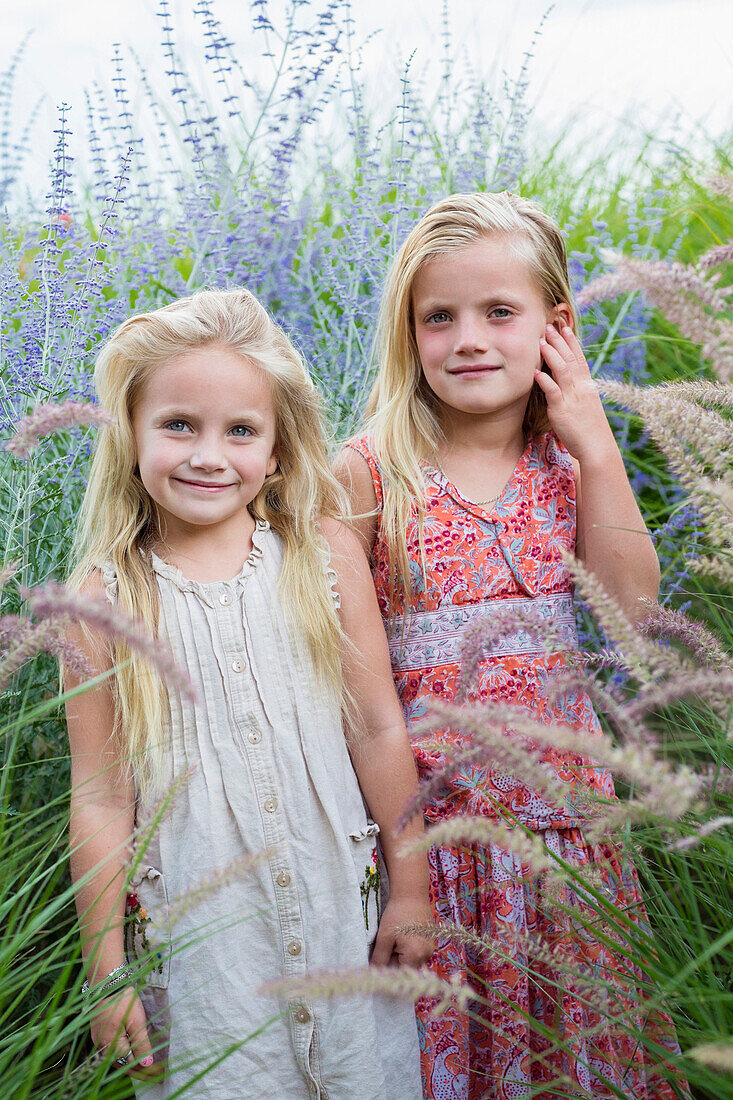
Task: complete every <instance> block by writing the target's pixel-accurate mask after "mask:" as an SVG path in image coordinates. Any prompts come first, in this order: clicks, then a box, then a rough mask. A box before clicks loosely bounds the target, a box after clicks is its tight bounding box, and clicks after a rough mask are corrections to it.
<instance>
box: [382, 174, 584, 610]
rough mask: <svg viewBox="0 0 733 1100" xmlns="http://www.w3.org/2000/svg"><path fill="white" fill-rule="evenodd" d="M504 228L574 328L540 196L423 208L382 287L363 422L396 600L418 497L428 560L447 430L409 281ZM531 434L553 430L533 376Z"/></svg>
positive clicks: (557, 246)
mask: <svg viewBox="0 0 733 1100" xmlns="http://www.w3.org/2000/svg"><path fill="white" fill-rule="evenodd" d="M497 235H498V236H501V237H503V238H505V239H506V240H507V241H508V243H509V244H510V246H511V248H512V249H513V250H514V251H515V252H516V254H517V255H518V256H519V257H520V258H521V259H522V260H524V261H525V262H526V264H527V267H528V269H529V272H530V275H531V277H532V279H533V280H534V281H535V283H536V285H537V287H538V288H539V290H540V292H541V294H542V297H543V299H544V301H545V303H546V305H547V306H548V307H549V308H551V307H552V306H555V305H558V304H559V303H561V302H565V303H567V305H568V306H569V308H570V312H571V317H572V327H573V331H576V329H577V316H576V313H575V309H574V307H573V303H572V291H571V289H570V282H569V278H568V265H567V254H566V251H565V242H564V240H563V237H562V234H561V232H560V229H559V228H558V226H557V225H556V224H555V222H554V221H553V220H552V218H550V217H548V215H547V214H545V213H543V211H542V210H540V209H539V207H537V206H536V205H535V204H534V203H532V202H529V201H528V200H526V199H522V198H520V197H519V196H517V195H513V194H510V192H508V191H502V192H500V193H498V194H488V193H487V194H484V193H476V194H468V195H451V196H449V197H448V198H446V199H441V201H440V202H438V203H436V204H435V205H434V206H433V207H431V209H430V210H429V211H428V212H427V214H425V216H424V217H423V218H421V219H420V221H419V222H418V223H417V225H416V226H415V227H414V229H413V230H412V232H411V233H410V234H409V236H408V237H407V240H406V241H405V242H404V244H403V245H402V247H401V248H400V250H399V252H398V253H397V255H396V256H395V258H394V260H393V262H392V265H391V267H390V270H389V272H388V275H387V280H386V283H385V286H384V291H383V295H382V306H381V310H380V315H379V322H378V325H377V333H376V339H375V358H376V360H377V362H378V363H379V369H378V374H377V378H376V381H375V383H374V386H373V387H372V391H371V393H370V395H369V399H368V402H367V407H366V427H367V430H368V431H369V432H370V433H371V435H372V437H373V440H374V447H375V451H376V455H377V459H378V461H379V465H380V467H381V470H382V473H383V477H384V505H383V513H382V520H381V523H382V533H383V537H384V539H385V541H386V543H387V548H388V551H389V563H390V566H389V568H390V604H391V606H392V609H393V611H394V608H395V606H396V603H397V597H396V595H395V593H396V589H397V587H398V586H400V587H401V588H402V590H403V592H404V594H405V601H406V607H407V606H409V602H410V598H411V596H412V583H411V579H410V562H409V554H408V548H407V537H406V530H407V525H408V522H409V518H410V514H411V509H412V506H413V504H414V505H415V506H416V509H417V522H418V536H419V540H420V550H421V558H422V563H423V570H424V568H425V558H424V544H423V538H422V524H423V518H424V505H423V499H424V492H425V483H424V479H423V474H422V470H421V467H420V463H421V462H422V461H424V460H428V461H435V460H436V459H437V455H438V451H439V447H440V443H441V441H442V440H443V431H442V427H441V423H440V401H439V400H438V398H437V397H436V396H435V394H434V393H433V391H432V390H431V389H430V387H429V386H428V384H427V382H426V380H425V376H424V374H423V371H422V367H421V365H420V356H419V353H418V348H417V341H416V339H415V325H414V317H413V309H412V289H413V286H414V282H415V278H416V276H417V274H418V272H419V271H420V270H421V268H422V267H423V266H424V265H425V264H426V263H429V262H430V260H433V259H435V258H436V257H438V256H446V255H450V254H452V253H455V252H460V250H461V249H463V248H465V247H466V246H467V245H470V244H474V243H475V242H476V241H480V240H483V239H484V238H487V237H494V236H497ZM523 427H524V432H525V436H526V437H527V438H528V439H529V438H530V437H533V436H537V435H539V434H541V433H542V432H543V431H546V430H547V427H548V421H547V405H546V401H545V396H544V393H543V392H542V390H541V389H540V387H539V386H538V385H537V383H536V382H535V384H534V386H533V387H532V391H531V393H530V396H529V401H528V403H527V409H526V412H525V416H524V425H523Z"/></svg>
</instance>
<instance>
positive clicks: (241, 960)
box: [103, 522, 422, 1100]
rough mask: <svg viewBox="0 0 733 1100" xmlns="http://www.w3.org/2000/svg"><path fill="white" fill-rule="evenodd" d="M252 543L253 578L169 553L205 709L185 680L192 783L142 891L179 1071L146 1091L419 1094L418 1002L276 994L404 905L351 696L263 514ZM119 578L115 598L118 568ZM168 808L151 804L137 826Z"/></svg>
mask: <svg viewBox="0 0 733 1100" xmlns="http://www.w3.org/2000/svg"><path fill="white" fill-rule="evenodd" d="M253 543H254V548H253V551H252V553H251V555H250V557H249V559H248V560H247V562H245V564H244V566H243V568H242V570H241V572H240V573H239V575H238V576H236V577H234V578H233V579H232V580H230V581H224V582H212V583H208V584H201V583H198V582H196V581H190V580H187V579H186V578H185V577H184V576H183V575H182V574H181V572H180V570H178V569H177V568H174V567H173V566H170V565H168V564H166V563H165V562H163V561H161V560H160V558H158V557H156V556H155V555H153V566H154V570H155V573H156V576H157V583H158V592H159V596H160V618H159V635H160V637H161V639H165V640H166V641H167V642H168V643H169V644H170V646H171V649H172V650H173V653H174V656H175V657H176V659H177V661H178V662H179V663H180V664H181V665H182V666H183V667H184V668H186V669H187V670H188V672H189V675H190V677H191V679H192V681H193V683H194V685H195V687H196V689H197V691H198V701H197V702H195V703H194V702H191V701H190V700H189V699H187V698H184V697H182V696H181V695H180V694H178V693H177V692H174V691H171V692H170V703H169V711H170V713H169V719H170V723H169V730H168V731H167V732H168V734H169V737H170V751H169V753H168V761H169V778H170V781H171V782H174V781H175V780H178V779H180V778H181V777H182V776H186V775H188V778H187V779H185V780H184V782H183V783H182V785H181V787H180V790H179V791H178V793H177V794H176V795H175V797H174V798H173V801H172V804H171V805H170V807H169V808H168V809H167V810H166V812H165V813H164V815H163V817H162V820H161V821H160V824H159V826H158V827H157V829H156V830H155V833H154V836H153V840H152V841H151V843H150V844H149V845H148V847H147V849H146V851H145V854H144V856H143V859H142V861H141V864H140V866H139V869H138V871H137V873H136V876H135V878H134V880H133V884H132V888H133V890H134V894H133V896H132V897H131V898H130V899H128V903H129V904H128V910H129V916H128V928H127V953H128V958H129V959H130V961H132V962H134V961H136V960H137V961H144V960H145V958H146V957H150V956H151V955H152V958H153V963H154V965H153V969H152V971H151V972H150V973H149V974H148V976H147V978H146V986H145V988H144V990H143V992H142V998H143V1003H144V1005H145V1008H146V1012H147V1015H148V1021H149V1030H150V1033H151V1038H153V1041H154V1043H155V1044H156V1045H157V1046H158V1047H159V1048H160V1051H159V1053H158V1057H161V1056H167V1058H168V1063H169V1072H168V1073H167V1075H166V1077H165V1078H164V1079H163V1081H162V1082H160V1083H157V1084H155V1085H153V1086H144V1087H142V1088H140V1086H138V1085H136V1088H138V1089H139V1094H140V1096H144V1097H145V1100H162V1098H163V1097H169V1096H172V1094H173V1093H175V1091H176V1089H178V1088H180V1087H181V1086H182V1085H184V1084H185V1083H187V1082H189V1081H191V1082H192V1084H191V1085H190V1087H189V1088H187V1089H186V1091H185V1093H184V1095H185V1096H186V1097H189V1096H190V1097H206V1098H207V1100H209V1098H210V1100H247V1098H250V1097H251V1098H255V1097H256V1098H257V1100H260V1098H262V1097H272V1098H276V1100H279V1098H283V1100H285V1098H287V1100H300V1098H303V1100H419V1098H420V1097H421V1096H422V1089H421V1083H420V1070H419V1055H418V1043H417V1031H416V1023H415V1014H414V1010H413V1006H412V1005H411V1004H406V1003H404V1002H399V1001H392V1000H388V999H379V998H372V997H361V996H360V997H353V996H352V997H346V998H338V999H335V1000H327V1001H313V1000H308V999H306V1000H298V1001H297V1002H289V1001H287V1000H285V999H283V998H282V997H280V998H278V997H276V996H275V995H273V994H263V993H261V992H258V989H259V988H260V987H261V986H262V985H263V984H264V983H266V982H271V981H275V980H278V979H282V978H287V977H289V976H291V975H292V976H297V977H302V976H303V975H304V974H306V973H307V972H308V971H315V970H323V969H337V968H340V967H352V966H359V965H366V964H367V961H368V951H369V944H370V943H371V942H372V941H373V939H374V936H375V934H376V925H377V919H378V917H377V910H378V906H379V904H380V902H381V904H382V905H383V904H384V900H385V899H384V896H382V897H381V899H380V896H379V894H380V891H379V878H380V867H379V864H378V853H377V842H376V833H377V832H378V828H377V826H376V825H375V824H374V823H373V822H370V820H369V818H368V817H367V814H366V811H365V807H364V802H363V799H362V796H361V793H360V790H359V786H358V783H357V780H356V776H355V774H354V770H353V767H352V765H351V761H350V758H349V754H348V751H347V748H346V744H345V740H344V736H343V731H342V725H341V719H340V715H339V712H338V708H337V707H336V706H335V705H334V704H333V703H332V702H331V701H330V700H329V698H328V695H327V693H326V692H324V691H323V690H322V689H319V685H318V682H317V680H316V676H315V672H314V669H313V665H312V662H311V660H310V657H309V655H308V653H307V649H306V646H305V642H304V640H303V639H302V638H301V637H300V636H299V634H298V632H297V630H296V629H295V628H294V627H293V625H292V623H291V622H290V621H289V619H288V618H287V617H286V614H285V612H284V609H283V608H282V606H281V604H280V600H279V598H278V593H277V582H278V578H279V576H280V571H281V567H282V559H283V549H282V543H281V540H280V538H279V536H278V535H277V534H276V533H275V532H274V531H272V529H271V528H270V527H269V525H268V524H266V523H263V522H258V523H257V528H256V531H255V533H254V537H253ZM325 568H326V565H325V564H324V569H325ZM329 572H330V571H329ZM103 575H104V579H105V582H106V585H107V591H108V595H109V598H110V599H111V600H113V601H114V599H115V597H116V581H115V577H114V573H113V572H112V570H111V569H110V568H109V567H108V566H105V567H103ZM334 598H335V599H336V600H338V597H337V596H336V595H334ZM155 812H156V807H155V806H154V805H152V804H151V805H142V804H140V805H138V810H137V818H138V823H139V824H143V825H144V823H145V821H146V820H149V819H150V818H151V816H153V815H154V814H155ZM262 853H264V854H262ZM255 854H262V857H261V859H259V861H258V862H256V863H255V865H254V866H253V867H252V868H251V869H249V870H246V871H244V872H242V871H241V870H240V871H238V872H234V873H232V863H233V861H236V860H238V859H240V858H241V857H243V856H248V855H255ZM382 895H383V890H382ZM184 899H188V900H184ZM367 924H368V927H367ZM148 969H149V968H148ZM227 1051H229V1053H228V1054H227V1056H226V1057H223V1058H222V1057H221V1056H222V1054H224V1053H225V1052H227ZM206 1067H211V1068H210V1069H209V1070H208V1072H207V1073H206V1074H205V1075H204V1076H201V1077H200V1079H199V1080H195V1078H196V1077H197V1076H198V1074H199V1073H201V1071H202V1070H204V1069H205V1068H206Z"/></svg>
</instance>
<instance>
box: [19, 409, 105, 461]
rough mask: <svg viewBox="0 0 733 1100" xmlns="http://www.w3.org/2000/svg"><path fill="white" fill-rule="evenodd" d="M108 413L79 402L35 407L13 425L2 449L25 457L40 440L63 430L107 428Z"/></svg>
mask: <svg viewBox="0 0 733 1100" xmlns="http://www.w3.org/2000/svg"><path fill="white" fill-rule="evenodd" d="M113 423H114V421H113V419H112V417H111V416H110V415H109V413H106V412H105V411H104V409H100V408H99V407H98V406H97V405H90V404H88V403H83V402H80V401H65V402H64V403H63V404H62V405H51V404H49V405H36V407H35V409H34V410H33V412H32V413H29V415H28V416H24V417H23V419H22V420H20V421H18V423H17V424H16V425H15V431H14V433H13V435H12V436H11V437H10V439H9V440H8V442H7V443H6V444H5V450H6V451H10V452H11V454H14V455H16V456H17V457H18V458H27V457H28V455H29V454H30V453H31V451H32V450H33V449H34V448H35V447H37V446H38V443H39V442H40V440H41V439H42V438H43V437H44V436H46V435H51V434H52V433H53V432H57V431H60V430H61V429H63V428H78V427H86V426H87V425H89V424H95V425H97V426H101V425H110V424H113Z"/></svg>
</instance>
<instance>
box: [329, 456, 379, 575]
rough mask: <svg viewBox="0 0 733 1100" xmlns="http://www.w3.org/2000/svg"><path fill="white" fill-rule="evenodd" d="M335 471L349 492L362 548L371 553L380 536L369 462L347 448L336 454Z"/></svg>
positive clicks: (368, 553)
mask: <svg viewBox="0 0 733 1100" xmlns="http://www.w3.org/2000/svg"><path fill="white" fill-rule="evenodd" d="M333 472H334V474H335V475H336V477H337V478H338V480H339V481H340V482H341V484H342V485H343V487H344V488H345V489H346V492H347V493H348V494H349V500H350V502H351V511H352V516H351V524H352V526H353V528H354V530H355V531H356V533H357V534H358V536H359V539H360V541H361V544H362V549H363V550H364V553H365V554H366V556H367V559H369V557H370V556H371V553H372V547H373V546H374V541H375V539H376V537H377V524H378V517H377V495H376V493H375V492H374V482H373V481H372V472H371V470H370V469H369V463H368V462H367V460H366V459H365V458H364V456H363V455H360V454H359V452H358V451H355V450H354V449H353V447H344V449H343V450H342V451H341V453H340V454H339V455H338V456H337V457H336V461H335V462H334V464H333Z"/></svg>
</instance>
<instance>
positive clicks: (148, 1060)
mask: <svg viewBox="0 0 733 1100" xmlns="http://www.w3.org/2000/svg"><path fill="white" fill-rule="evenodd" d="M152 1064H153V1056H152V1054H149V1055H148V1056H147V1058H143V1059H142V1061H141V1062H140V1065H141V1066H145V1067H147V1066H152Z"/></svg>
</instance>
